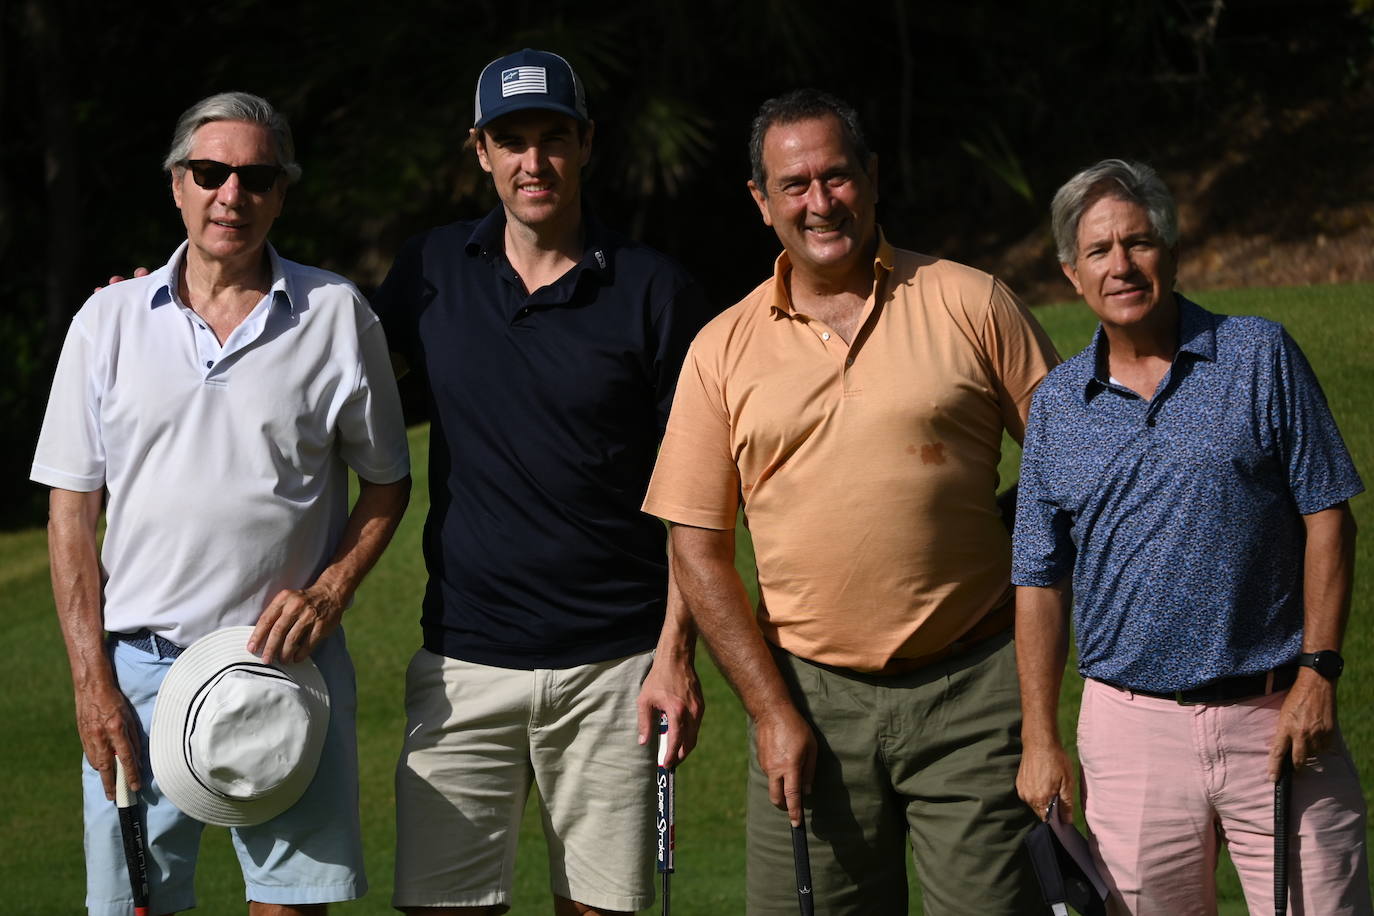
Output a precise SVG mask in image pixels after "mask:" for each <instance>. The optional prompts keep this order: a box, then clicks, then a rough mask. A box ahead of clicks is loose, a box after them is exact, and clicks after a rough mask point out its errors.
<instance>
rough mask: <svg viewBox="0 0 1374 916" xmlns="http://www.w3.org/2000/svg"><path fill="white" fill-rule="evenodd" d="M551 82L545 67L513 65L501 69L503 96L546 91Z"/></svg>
mask: <svg viewBox="0 0 1374 916" xmlns="http://www.w3.org/2000/svg"><path fill="white" fill-rule="evenodd" d="M548 91H549V82H548V76H547V74H546V71H545V70H544V68H543V67H512V68H510V69H509V70H502V71H501V98H503V99H504V98H507V97H509V96H512V95H525V94H526V93H530V92H540V93H546V92H548Z"/></svg>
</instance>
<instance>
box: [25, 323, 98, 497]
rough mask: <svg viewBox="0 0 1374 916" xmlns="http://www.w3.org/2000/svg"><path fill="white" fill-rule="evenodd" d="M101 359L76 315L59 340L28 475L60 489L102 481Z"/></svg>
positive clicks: (92, 485) (94, 487)
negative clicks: (57, 353) (56, 356)
mask: <svg viewBox="0 0 1374 916" xmlns="http://www.w3.org/2000/svg"><path fill="white" fill-rule="evenodd" d="M103 363H104V360H103V359H101V358H100V354H98V353H97V352H96V348H95V346H94V341H93V339H92V337H91V334H90V333H89V331H88V330H87V329H86V328H85V326H84V325H83V323H82V321H81V316H80V315H78V316H77V317H76V318H75V319H73V321H72V323H71V327H70V328H68V330H67V339H66V341H65V342H64V343H63V345H62V355H61V357H60V358H59V359H58V363H57V373H56V374H55V375H54V377H53V383H52V391H51V393H50V394H49V395H48V409H47V413H46V414H45V415H44V417H43V428H42V431H41V432H40V433H39V436H38V448H37V451H36V452H35V454H34V458H33V468H32V469H31V470H30V472H29V477H30V478H31V479H33V480H35V481H37V482H38V483H42V484H46V485H48V486H50V487H57V488H59V489H63V490H76V491H79V492H83V493H88V492H90V491H92V490H99V489H100V488H101V487H103V486H104V485H105V445H104V442H103V440H102V438H101V429H100V403H101V396H102V389H101V385H100V383H99V371H98V367H99V366H100V365H102V364H103Z"/></svg>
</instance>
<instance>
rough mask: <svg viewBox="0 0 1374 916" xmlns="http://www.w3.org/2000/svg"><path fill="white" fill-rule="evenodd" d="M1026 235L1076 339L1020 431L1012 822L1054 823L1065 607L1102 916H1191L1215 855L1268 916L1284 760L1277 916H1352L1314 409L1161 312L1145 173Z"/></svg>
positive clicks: (1337, 633)
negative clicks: (1106, 901) (1286, 910)
mask: <svg viewBox="0 0 1374 916" xmlns="http://www.w3.org/2000/svg"><path fill="white" fill-rule="evenodd" d="M1052 214H1053V225H1054V231H1055V239H1056V243H1057V245H1058V249H1059V260H1060V261H1061V263H1062V266H1063V268H1064V273H1065V274H1066V275H1067V276H1068V278H1069V280H1070V281H1072V283H1073V284H1074V288H1075V289H1076V290H1077V291H1078V293H1079V294H1080V295H1082V296H1083V298H1084V299H1085V300H1086V301H1087V303H1088V305H1089V306H1090V307H1091V308H1092V310H1093V312H1094V313H1096V315H1097V317H1098V318H1099V320H1100V321H1101V326H1100V327H1099V329H1098V331H1097V334H1096V336H1095V338H1094V339H1093V342H1092V343H1091V344H1090V345H1089V346H1088V347H1087V349H1085V350H1084V351H1083V352H1082V353H1079V354H1078V355H1077V356H1075V357H1074V358H1073V359H1071V360H1069V361H1068V362H1066V363H1064V364H1063V365H1061V366H1060V367H1058V368H1057V369H1055V370H1054V371H1053V372H1051V373H1050V375H1049V376H1048V377H1047V378H1046V379H1045V381H1044V382H1043V383H1042V385H1041V386H1040V388H1039V390H1038V391H1037V392H1036V395H1035V399H1034V402H1033V405H1032V407H1031V413H1030V420H1029V424H1028V428H1027V431H1026V442H1025V454H1024V457H1023V458H1022V465H1021V491H1020V498H1019V505H1018V509H1017V516H1016V533H1015V548H1014V559H1013V572H1012V580H1013V581H1014V582H1015V583H1016V584H1017V585H1018V591H1017V621H1016V639H1017V650H1018V651H1017V661H1018V665H1019V668H1020V676H1021V692H1022V703H1023V705H1024V707H1025V709H1024V725H1023V730H1022V739H1023V743H1024V756H1023V759H1022V763H1021V770H1020V774H1019V776H1018V778H1017V788H1018V790H1019V792H1020V794H1021V797H1022V798H1023V799H1024V800H1025V801H1026V802H1027V804H1029V805H1030V806H1031V807H1032V808H1034V809H1035V810H1036V811H1037V813H1039V814H1041V815H1042V816H1043V815H1044V813H1045V812H1046V810H1047V808H1048V806H1049V802H1050V801H1051V799H1053V798H1054V797H1055V796H1058V797H1059V799H1060V802H1061V804H1060V810H1061V811H1067V808H1068V806H1069V803H1070V801H1071V796H1072V792H1071V787H1072V776H1071V772H1070V767H1069V762H1068V757H1067V755H1066V754H1065V752H1064V749H1063V746H1062V744H1061V743H1060V739H1059V735H1058V732H1057V727H1056V725H1055V720H1056V707H1057V703H1058V696H1059V684H1060V680H1061V678H1062V676H1063V670H1064V663H1065V658H1066V654H1067V633H1068V629H1067V618H1068V608H1069V604H1070V594H1072V599H1073V604H1074V611H1073V625H1074V632H1075V636H1076V640H1077V648H1078V658H1079V671H1080V672H1081V673H1082V674H1083V676H1084V678H1085V679H1086V684H1085V687H1084V693H1083V704H1082V708H1081V711H1080V716H1079V724H1078V751H1079V756H1080V759H1081V761H1082V765H1083V797H1084V805H1085V814H1086V817H1087V821H1088V826H1089V828H1090V829H1091V831H1092V834H1093V848H1094V852H1095V854H1096V855H1097V856H1098V859H1099V865H1100V866H1101V867H1102V869H1103V871H1104V874H1105V875H1106V876H1107V878H1108V882H1109V884H1110V885H1111V886H1112V889H1113V891H1114V895H1113V896H1114V898H1115V900H1114V905H1115V907H1116V911H1117V912H1127V913H1131V914H1148V913H1159V914H1165V913H1167V914H1173V916H1177V914H1191V913H1198V914H1203V913H1215V912H1216V890H1215V882H1214V878H1213V874H1212V872H1213V870H1214V868H1215V864H1216V859H1217V840H1218V837H1220V838H1223V839H1224V841H1225V842H1226V845H1227V848H1228V851H1229V852H1230V855H1231V859H1232V861H1233V862H1234V863H1235V865H1236V870H1237V872H1238V873H1239V875H1240V878H1241V884H1242V885H1243V887H1244V890H1245V895H1246V900H1247V903H1248V905H1249V907H1250V910H1251V912H1272V911H1273V909H1274V882H1273V874H1274V871H1273V868H1274V858H1273V853H1274V837H1273V798H1274V795H1273V784H1274V780H1275V779H1276V778H1277V776H1278V774H1279V772H1280V768H1281V765H1282V762H1283V761H1284V759H1285V758H1288V759H1290V760H1291V761H1292V763H1293V766H1294V767H1295V773H1294V778H1293V788H1292V795H1293V800H1292V805H1293V810H1292V813H1291V815H1290V824H1291V825H1293V826H1292V827H1291V828H1290V829H1292V830H1294V831H1295V832H1296V836H1295V837H1294V838H1293V840H1292V841H1291V847H1290V848H1291V849H1293V850H1294V851H1295V852H1294V853H1293V855H1292V859H1293V861H1292V864H1291V865H1290V870H1291V871H1292V873H1293V874H1294V878H1293V881H1292V892H1291V896H1292V907H1293V911H1294V912H1296V913H1303V912H1306V913H1322V914H1332V913H1369V912H1370V911H1371V910H1370V891H1369V876H1368V864H1367V860H1366V854H1365V847H1364V843H1365V804H1364V799H1363V796H1362V794H1361V792H1360V786H1359V780H1358V777H1357V775H1356V773H1355V770H1354V765H1353V763H1352V762H1351V759H1350V755H1349V752H1348V751H1347V750H1346V748H1345V745H1344V742H1343V741H1342V739H1341V735H1340V730H1339V727H1338V726H1337V723H1336V680H1337V678H1338V677H1339V675H1340V672H1341V667H1342V661H1341V658H1340V655H1339V654H1338V652H1339V649H1340V645H1341V639H1342V636H1343V635H1344V631H1345V624H1346V619H1347V616H1348V613H1349V605H1350V587H1351V577H1352V572H1353V566H1354V562H1353V560H1354V541H1355V524H1354V521H1353V519H1352V517H1351V514H1350V509H1349V506H1348V505H1347V500H1349V499H1350V498H1351V497H1353V496H1355V495H1357V494H1358V493H1360V492H1361V491H1362V490H1363V486H1362V484H1361V482H1360V479H1359V476H1358V475H1357V474H1356V472H1355V468H1354V465H1353V464H1352V462H1351V460H1350V456H1349V454H1348V453H1347V451H1346V448H1345V445H1344V443H1343V442H1342V441H1341V437H1340V433H1339V432H1338V430H1337V429H1336V424H1335V421H1334V420H1333V419H1332V416H1331V412H1330V410H1329V409H1328V408H1327V405H1326V400H1325V398H1324V397H1323V395H1322V391H1321V387H1320V386H1319V385H1318V383H1317V380H1316V377H1315V376H1314V375H1313V373H1312V369H1311V367H1310V366H1309V365H1308V363H1307V361H1306V359H1305V358H1304V357H1303V355H1302V352H1301V351H1300V350H1299V349H1298V346H1297V344H1296V343H1294V342H1293V340H1292V338H1290V337H1289V336H1288V334H1287V333H1286V332H1285V331H1284V330H1283V328H1282V327H1281V326H1279V325H1277V324H1275V323H1273V322H1271V321H1266V320H1264V319H1260V318H1242V317H1232V316H1222V315H1214V314H1212V313H1210V312H1207V311H1204V310H1203V309H1201V308H1199V307H1198V306H1197V305H1195V304H1193V303H1192V302H1190V301H1188V300H1187V299H1185V298H1183V297H1182V296H1181V295H1178V294H1177V293H1175V292H1174V291H1173V285H1174V277H1175V271H1176V261H1175V246H1176V243H1177V238H1178V232H1177V216H1176V212H1175V208H1174V202H1173V198H1172V196H1171V195H1170V194H1169V192H1168V189H1167V188H1165V187H1164V185H1163V183H1162V182H1161V181H1160V179H1159V177H1158V176H1157V175H1156V174H1155V173H1154V172H1153V171H1152V170H1151V169H1149V168H1148V167H1145V166H1142V165H1138V164H1135V163H1127V162H1122V161H1120V160H1106V161H1104V162H1101V163H1098V164H1097V165H1095V166H1093V167H1091V168H1089V169H1086V170H1084V171H1083V172H1080V173H1079V174H1078V175H1076V176H1074V177H1073V178H1072V179H1070V180H1069V181H1068V182H1067V183H1066V184H1065V185H1064V187H1063V188H1061V189H1060V191H1059V193H1058V194H1057V195H1056V196H1055V199H1054V203H1053V205H1052ZM1066 816H1067V815H1066Z"/></svg>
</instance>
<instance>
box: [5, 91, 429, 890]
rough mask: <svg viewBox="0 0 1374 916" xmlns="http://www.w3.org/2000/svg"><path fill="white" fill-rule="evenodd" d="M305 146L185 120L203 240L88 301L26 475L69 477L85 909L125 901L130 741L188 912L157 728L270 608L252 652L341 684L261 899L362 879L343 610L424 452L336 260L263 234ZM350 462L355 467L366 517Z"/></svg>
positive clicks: (177, 174) (252, 101)
mask: <svg viewBox="0 0 1374 916" xmlns="http://www.w3.org/2000/svg"><path fill="white" fill-rule="evenodd" d="M293 157H294V150H293V146H292V141H291V133H290V128H289V127H288V126H287V124H286V121H285V118H283V117H282V116H281V115H280V114H278V113H277V112H276V111H274V110H273V109H272V106H271V105H269V104H268V103H267V102H266V101H264V100H263V99H260V98H257V97H256V96H251V95H247V94H245V93H224V94H221V95H216V96H211V97H210V98H207V99H204V100H202V101H201V102H199V103H197V104H196V105H194V106H193V107H192V108H190V109H189V110H188V111H187V112H186V113H185V114H183V115H182V117H181V120H180V121H179V122H178V125H177V129H176V133H175V135H174V137H173V141H172V148H171V151H170V152H169V154H168V156H167V159H166V162H165V163H164V168H165V169H167V171H169V172H170V173H171V179H172V196H173V198H174V200H175V202H176V205H177V207H178V209H180V211H181V215H182V220H183V222H184V223H185V224H186V234H187V241H186V243H184V244H183V245H182V246H181V247H180V248H178V249H177V251H176V253H175V254H173V256H172V259H171V261H169V262H168V263H167V265H166V266H164V267H162V268H161V269H159V270H157V271H154V272H153V273H152V274H150V275H148V276H147V277H142V278H138V279H134V280H129V281H126V282H124V283H120V284H118V285H116V286H111V287H108V288H106V289H103V290H100V291H98V292H97V293H96V294H95V295H94V296H92V297H91V298H90V299H89V300H88V301H87V302H86V304H85V305H84V306H83V307H82V309H81V310H80V311H79V312H78V313H77V315H76V317H75V318H74V319H73V321H72V326H71V330H70V332H69V333H68V335H67V341H66V344H65V346H64V348H63V351H62V357H61V360H60V362H59V364H58V369H57V375H56V377H55V379H54V381H53V389H52V395H51V397H50V399H49V402H48V412H47V416H46V418H45V420H44V424H43V432H42V434H41V436H40V438H39V442H38V451H37V454H36V456H35V458H34V464H33V471H32V475H31V476H32V477H33V479H34V480H36V481H38V482H40V483H44V484H47V485H49V486H51V487H52V488H53V490H52V496H51V504H50V520H49V525H48V535H49V548H50V553H51V557H52V578H53V595H54V598H55V600H56V604H57V613H58V619H59V621H60V623H61V625H62V632H63V636H64V637H65V639H66V643H67V652H68V656H69V658H70V661H71V668H72V679H73V683H74V685H75V690H76V717H77V726H78V730H79V732H80V735H81V743H82V746H83V749H84V751H85V757H86V761H85V766H84V768H83V786H84V793H85V808H86V844H85V845H86V853H87V901H86V902H87V906H88V908H89V909H90V912H92V913H98V914H115V913H127V912H129V910H130V906H131V901H130V894H129V887H128V880H127V875H126V873H125V872H124V871H123V869H124V862H123V858H122V855H121V851H120V850H121V847H120V831H119V822H118V818H117V816H116V812H115V810H114V806H113V805H111V804H109V800H110V799H112V798H113V797H114V779H115V777H114V772H115V771H114V761H115V758H116V757H118V758H119V760H120V761H122V762H123V763H124V766H125V768H126V769H127V771H128V772H129V776H130V779H129V782H130V784H131V788H133V789H134V790H136V791H138V792H139V794H140V797H141V799H142V800H143V801H144V802H145V803H146V810H147V829H146V836H147V839H148V845H149V853H150V859H151V861H150V863H149V868H148V875H149V880H150V883H151V897H152V906H153V909H154V911H155V912H158V913H169V912H175V911H178V910H182V909H188V908H190V907H192V906H194V905H195V894H194V871H195V860H196V852H197V847H198V845H199V837H200V830H201V827H202V825H201V824H200V823H199V822H197V821H195V820H193V819H192V818H190V817H189V816H188V815H186V814H184V813H183V812H181V811H178V810H177V809H176V807H175V806H174V805H173V804H171V803H170V802H169V801H168V800H167V798H166V797H165V796H164V795H163V793H162V791H161V788H160V787H159V784H158V780H157V774H156V773H151V772H150V771H149V769H148V766H147V756H146V755H147V748H146V744H147V730H148V724H149V720H150V718H151V716H152V712H153V705H154V701H155V700H156V698H157V693H158V689H159V687H160V685H161V683H162V679H163V677H164V676H165V675H166V673H167V670H168V668H170V666H171V664H172V660H173V659H174V658H176V657H177V656H178V655H180V654H181V650H182V649H183V648H184V647H186V646H189V645H190V644H191V643H192V642H194V641H195V640H197V639H198V638H199V637H201V636H204V635H207V634H209V633H212V632H215V631H217V630H221V629H223V628H225V627H229V626H235V625H252V626H254V630H253V632H252V635H251V636H250V637H249V639H248V645H247V649H248V650H249V651H250V652H253V653H254V654H256V655H258V656H259V657H260V658H261V659H262V661H264V662H271V661H273V660H282V661H301V660H303V659H306V658H313V660H314V661H315V663H316V665H318V667H319V669H320V672H321V673H322V674H323V676H324V679H325V683H326V685H327V686H328V690H329V693H330V700H331V715H330V720H329V726H328V732H327V735H326V737H325V743H324V750H323V758H322V762H321V764H320V766H319V769H318V771H317V773H316V775H315V778H314V779H313V781H312V782H311V785H310V787H309V788H308V789H306V791H305V794H304V795H303V796H302V797H301V799H300V801H299V802H297V803H296V804H295V805H294V806H292V807H291V808H289V809H288V810H287V811H285V812H284V813H282V814H280V815H278V816H277V817H275V818H272V819H271V820H268V821H267V822H265V823H263V824H258V825H255V826H251V827H240V828H235V831H234V841H235V848H236V850H237V852H238V856H239V861H240V865H241V867H242V869H243V873H244V880H245V884H246V889H247V897H248V899H249V901H250V903H249V911H250V912H251V913H255V914H268V913H272V914H291V913H321V912H323V910H324V907H325V905H326V904H327V903H329V902H332V901H336V900H347V899H352V898H354V897H357V896H359V895H361V894H362V893H363V892H364V891H365V889H366V879H365V878H364V877H363V872H362V852H361V842H360V831H359V825H358V810H357V755H356V748H355V746H354V744H355V742H354V737H353V708H354V686H353V670H352V665H351V663H350V661H349V659H348V654H347V651H346V649H345V647H344V638H343V631H342V630H341V629H340V627H339V622H340V618H341V617H342V615H343V612H344V609H345V608H347V607H348V605H349V603H350V601H351V600H352V596H353V593H354V591H355V590H356V588H357V586H358V584H359V582H360V581H361V580H362V578H363V576H364V575H365V574H366V573H367V571H368V570H369V569H370V568H371V567H372V564H373V563H374V562H375V561H376V559H377V557H378V556H379V555H380V554H381V552H382V550H383V549H384V548H385V546H386V544H387V542H388V541H389V540H390V538H391V535H392V533H393V531H394V530H395V527H396V524H397V522H398V521H399V520H400V518H401V514H402V513H403V512H404V511H405V506H406V502H407V500H408V498H409V491H410V477H409V457H408V454H407V451H406V441H405V427H404V423H403V421H402V419H401V411H400V404H399V399H398V397H397V394H396V387H395V382H394V379H393V378H392V374H391V368H390V363H389V360H388V356H387V346H386V341H385V339H384V337H383V334H382V329H381V327H380V325H379V324H378V323H377V319H376V316H375V315H373V313H372V311H371V310H370V309H369V308H368V306H367V303H366V302H364V301H363V299H362V297H361V296H360V295H359V294H358V292H357V290H355V289H354V288H353V286H352V285H351V284H349V283H348V282H347V281H346V280H344V279H343V278H341V277H338V276H335V275H334V274H330V273H327V272H325V271H322V270H317V269H315V268H310V267H305V266H302V265H300V264H295V263H292V262H290V261H286V260H283V259H282V258H280V257H279V256H278V255H277V253H276V251H274V250H273V249H272V247H271V246H270V245H268V244H267V234H268V231H269V229H270V228H271V226H272V223H273V221H274V220H275V219H276V217H277V215H278V214H279V213H280V212H281V208H282V204H283V201H284V200H285V196H286V186H287V185H288V184H289V183H290V182H291V181H292V180H294V179H295V178H296V177H297V176H298V175H299V174H300V167H299V166H298V165H296V163H295V162H294V161H293ZM349 468H352V469H353V471H354V472H355V473H356V474H357V475H358V478H359V482H360V484H361V487H360V493H359V496H358V499H357V501H356V503H355V504H354V505H353V507H352V510H351V511H350V510H349V506H348V470H349ZM105 493H108V494H109V495H108V505H107V507H106V519H107V523H108V527H107V533H106V536H105V542H104V546H103V549H102V550H100V553H99V558H97V533H96V528H97V522H98V520H99V517H100V513H101V508H102V503H103V502H104V498H103V497H104V494H105ZM102 573H103V575H102Z"/></svg>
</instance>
